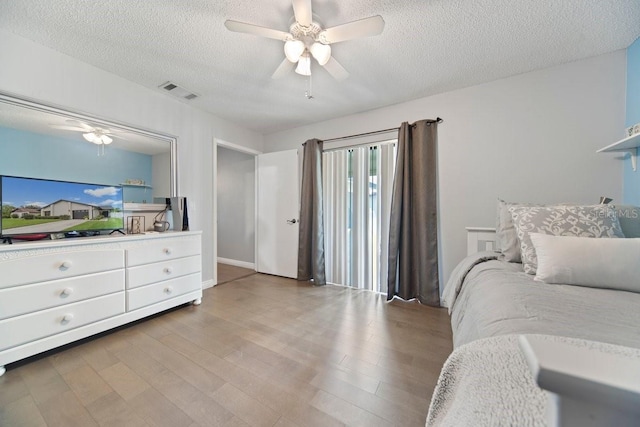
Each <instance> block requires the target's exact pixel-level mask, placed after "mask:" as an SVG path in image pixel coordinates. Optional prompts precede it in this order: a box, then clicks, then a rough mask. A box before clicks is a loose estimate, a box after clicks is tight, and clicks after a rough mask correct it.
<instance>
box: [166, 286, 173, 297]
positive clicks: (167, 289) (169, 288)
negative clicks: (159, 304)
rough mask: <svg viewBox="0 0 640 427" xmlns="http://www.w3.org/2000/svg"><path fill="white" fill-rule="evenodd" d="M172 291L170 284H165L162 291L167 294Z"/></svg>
mask: <svg viewBox="0 0 640 427" xmlns="http://www.w3.org/2000/svg"><path fill="white" fill-rule="evenodd" d="M172 292H173V287H172V286H167V287H166V288H164V293H165V294H167V295H169V294H170V293H172Z"/></svg>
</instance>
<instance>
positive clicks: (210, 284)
mask: <svg viewBox="0 0 640 427" xmlns="http://www.w3.org/2000/svg"><path fill="white" fill-rule="evenodd" d="M213 285H214V283H213V279H211V280H205V281H204V282H202V289H207V288H213Z"/></svg>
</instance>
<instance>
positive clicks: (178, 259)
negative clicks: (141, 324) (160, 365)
mask: <svg viewBox="0 0 640 427" xmlns="http://www.w3.org/2000/svg"><path fill="white" fill-rule="evenodd" d="M201 258H202V256H201V233H200V232H182V233H168V232H167V233H162V234H153V235H129V236H118V237H96V238H89V239H67V240H51V241H46V242H37V243H35V242H32V243H24V244H15V245H12V246H4V247H0V276H1V277H2V281H1V282H0V375H1V374H2V373H4V369H5V368H4V367H5V365H7V364H9V363H12V362H15V361H17V360H20V359H24V358H26V357H29V356H33V355H35V354H38V353H41V352H43V351H46V350H50V349H53V348H56V347H59V346H61V345H64V344H68V343H70V342H73V341H76V340H78V339H81V338H86V337H88V336H91V335H94V334H96V333H99V332H103V331H106V330H109V329H112V328H115V327H117V326H121V325H124V324H126V323H129V322H132V321H134V320H139V319H142V318H144V317H147V316H149V315H152V314H156V313H159V312H161V311H164V310H167V309H169V308H172V307H176V306H179V305H182V304H185V303H189V302H190V303H193V304H194V305H198V304H200V301H201V298H202V273H201V269H202V259H201Z"/></svg>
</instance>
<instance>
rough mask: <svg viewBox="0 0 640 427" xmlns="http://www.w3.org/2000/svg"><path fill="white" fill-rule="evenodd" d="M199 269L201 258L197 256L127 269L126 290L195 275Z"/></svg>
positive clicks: (200, 267)
mask: <svg viewBox="0 0 640 427" xmlns="http://www.w3.org/2000/svg"><path fill="white" fill-rule="evenodd" d="M201 269H202V264H201V257H199V256H197V255H196V256H190V257H186V258H177V259H172V260H168V261H163V262H155V263H152V264H145V265H140V266H137V267H129V268H128V269H127V288H128V289H132V288H137V287H139V286H144V285H148V284H150V283H154V282H160V281H162V280H169V279H173V278H176V277H180V276H185V275H187V274H192V273H197V272H199V271H200V270H201Z"/></svg>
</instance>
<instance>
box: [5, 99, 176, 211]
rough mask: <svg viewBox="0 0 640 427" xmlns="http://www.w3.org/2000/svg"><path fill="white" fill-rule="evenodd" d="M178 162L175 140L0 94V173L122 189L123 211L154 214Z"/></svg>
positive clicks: (170, 188) (171, 192)
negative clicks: (153, 208)
mask: <svg viewBox="0 0 640 427" xmlns="http://www.w3.org/2000/svg"><path fill="white" fill-rule="evenodd" d="M176 162H177V161H176V140H175V138H173V137H170V136H167V135H162V134H158V133H155V132H150V131H147V130H144V129H140V128H136V127H132V126H130V125H124V124H120V123H115V122H110V121H107V120H104V119H100V118H97V117H93V116H89V115H86V114H81V113H77V112H72V111H68V110H65V109H62V108H60V107H54V106H51V105H46V104H42V103H40V102H37V101H33V100H29V99H26V98H21V97H17V96H14V95H10V94H5V93H0V175H13V176H20V177H30V178H44V179H54V180H62V181H73V182H86V183H98V184H113V185H121V186H122V187H123V199H124V202H125V206H124V209H125V211H126V210H128V208H127V206H128V207H129V209H130V210H152V206H151V204H153V203H154V202H156V203H158V202H160V203H164V199H165V198H167V197H172V196H175V195H176V194H175V192H176V188H177V171H176ZM145 204H149V206H148V209H144V208H141V205H145Z"/></svg>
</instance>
